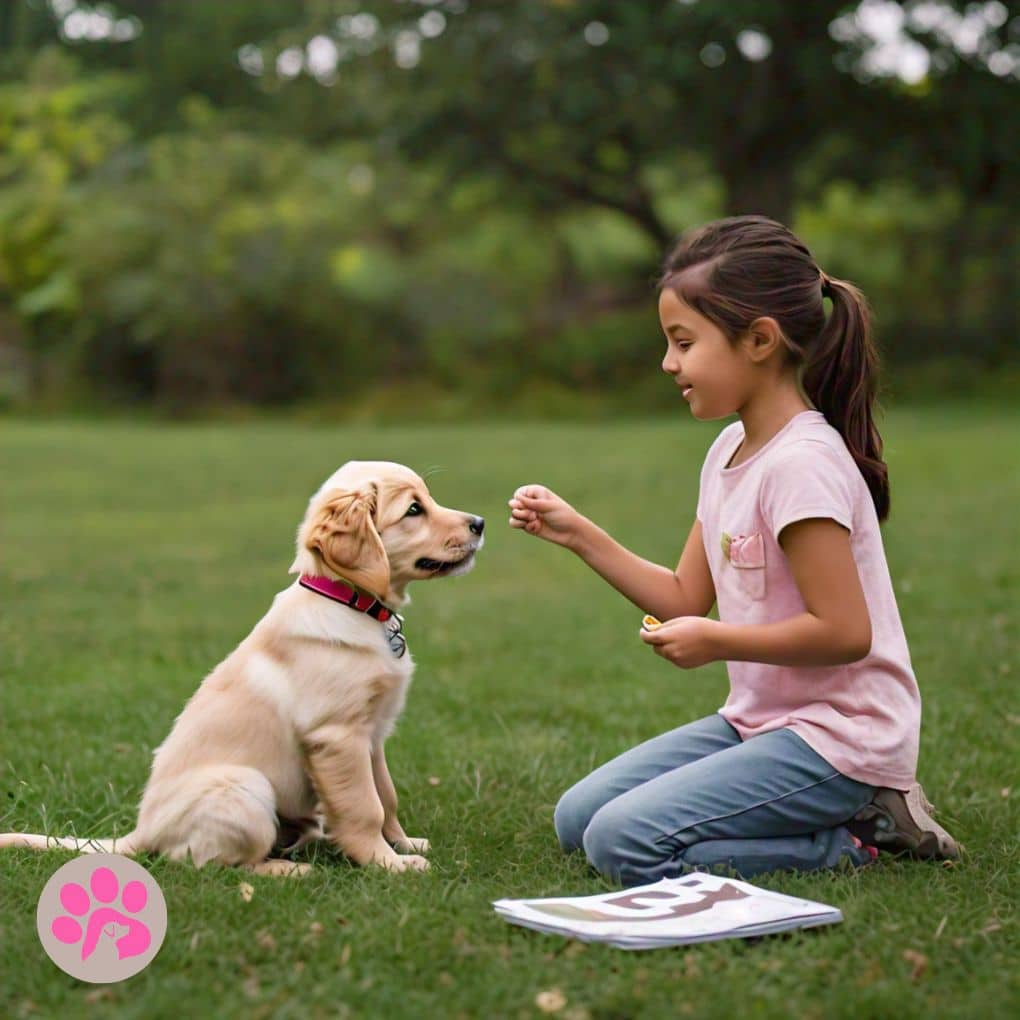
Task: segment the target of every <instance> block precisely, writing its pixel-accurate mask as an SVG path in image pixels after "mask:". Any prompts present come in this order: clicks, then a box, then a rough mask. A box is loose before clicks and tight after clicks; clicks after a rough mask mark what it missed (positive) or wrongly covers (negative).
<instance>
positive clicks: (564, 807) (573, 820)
mask: <svg viewBox="0 0 1020 1020" xmlns="http://www.w3.org/2000/svg"><path fill="white" fill-rule="evenodd" d="M575 789H576V787H574V788H571V789H569V790H567V792H566V793H565V794H563V796H562V797H560V799H559V801H558V802H557V804H556V809H555V810H554V811H553V826H554V828H555V829H556V838H557V839H558V840H559V841H560V846H561V847H562V848H563V849H564V850H565V851H567V853H569V852H570V851H572V850H580V849H581V846H582V842H581V840H582V837H583V836H584V830H585V828H586V827H587V825H588V821H589V816H588V812H587V810H586V809H585V805H584V803H583V801H582V798H581V797H579V796H577V795H576V794H575V793H574V790H575Z"/></svg>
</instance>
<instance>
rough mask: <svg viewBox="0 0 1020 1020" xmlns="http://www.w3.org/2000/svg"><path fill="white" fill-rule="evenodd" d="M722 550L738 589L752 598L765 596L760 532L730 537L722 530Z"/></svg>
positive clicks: (762, 544)
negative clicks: (731, 569)
mask: <svg viewBox="0 0 1020 1020" xmlns="http://www.w3.org/2000/svg"><path fill="white" fill-rule="evenodd" d="M722 550H723V555H724V556H725V557H726V560H727V562H728V563H729V565H730V566H731V567H733V574H734V577H735V579H736V584H737V587H738V588H739V589H740V591H741V592H743V593H744V594H745V595H747V596H748V597H749V598H752V599H763V598H765V540H764V539H763V538H762V536H761V533H760V532H756V533H755V534H753V535H734V536H732V537H731V536H729V535H727V534H726V532H723V536H722Z"/></svg>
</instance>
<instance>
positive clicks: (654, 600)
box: [510, 485, 715, 619]
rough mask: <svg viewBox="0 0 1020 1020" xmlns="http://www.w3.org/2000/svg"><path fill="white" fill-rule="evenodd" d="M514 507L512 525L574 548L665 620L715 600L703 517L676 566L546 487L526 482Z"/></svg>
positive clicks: (704, 610) (707, 607) (700, 611)
mask: <svg viewBox="0 0 1020 1020" xmlns="http://www.w3.org/2000/svg"><path fill="white" fill-rule="evenodd" d="M510 510H511V516H510V526H511V527H513V528H518V529H520V530H523V531H526V532H527V533H528V534H529V535H534V536H536V537H537V538H544V539H545V540H546V541H548V542H553V543H555V544H556V545H562V546H565V547H566V548H567V549H570V550H571V551H572V552H574V553H576V554H577V555H578V556H580V558H581V559H582V560H584V562H585V563H587V564H588V566H589V567H591V568H592V570H594V571H595V572H596V573H597V574H598V575H599V576H600V577H602V578H604V579H605V580H606V581H608V582H609V583H610V584H611V585H612V586H613V587H614V588H615V589H616V590H617V591H618V592H620V594H621V595H623V596H624V597H626V598H628V599H630V601H631V602H633V603H634V605H636V606H637V607H638V608H639V609H640V610H641V611H642V612H645V613H652V614H653V615H654V616H658V617H659V618H660V619H670V618H672V617H676V616H705V615H707V614H708V613H709V612H710V611H711V609H712V606H714V605H715V586H714V585H713V583H712V575H711V574H710V573H709V569H708V559H707V557H706V556H705V547H704V544H703V542H702V537H701V522H700V521H697V520H696V521H695V522H694V527H693V528H691V532H690V534H689V535H688V536H687V543H686V545H685V546H684V551H683V554H682V555H681V557H680V562H679V564H677V568H676V570H675V571H673V570H670V569H669V568H668V567H663V566H660V565H659V564H657V563H652V562H651V561H649V560H646V559H642V557H640V556H637V555H636V554H635V553H632V552H631V551H630V550H629V549H625V548H624V547H623V546H622V545H620V543H619V542H617V541H616V540H615V539H613V538H611V537H610V536H609V535H608V534H607V533H606V532H605V531H603V530H602V529H601V528H600V527H599V526H598V525H597V524H595V523H594V522H592V521H590V520H589V519H588V518H587V517H584V516H583V515H581V514H579V513H578V512H577V511H576V510H575V509H574V508H573V507H572V506H571V505H570V504H569V503H567V502H566V501H565V500H564V499H561V498H560V497H559V496H557V495H556V493H554V492H552V491H550V490H549V489H547V488H545V486H542V485H525V486H521V488H519V489H518V490H517V491H516V492H515V493H514V495H513V498H512V499H511V500H510Z"/></svg>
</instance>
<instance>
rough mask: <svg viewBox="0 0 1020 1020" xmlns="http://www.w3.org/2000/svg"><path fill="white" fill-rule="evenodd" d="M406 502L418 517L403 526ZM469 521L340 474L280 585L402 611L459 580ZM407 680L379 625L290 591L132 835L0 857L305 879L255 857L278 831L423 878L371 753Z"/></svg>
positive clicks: (370, 476)
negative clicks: (430, 586) (365, 595)
mask: <svg viewBox="0 0 1020 1020" xmlns="http://www.w3.org/2000/svg"><path fill="white" fill-rule="evenodd" d="M413 503H417V504H418V505H419V506H420V507H421V509H422V511H423V512H422V513H420V514H415V513H414V512H413V510H412V515H410V516H409V515H408V510H409V509H411V508H412V504H413ZM482 523H483V522H482V521H481V518H477V517H474V516H473V515H471V514H466V513H463V512H460V511H456V510H449V509H446V508H444V507H441V506H439V505H438V504H437V503H436V502H435V501H434V500H433V499H432V497H431V495H430V494H429V491H428V488H427V487H426V485H425V483H424V481H423V480H422V479H421V478H419V477H418V476H417V475H416V474H415V473H414V472H413V471H411V470H410V469H408V468H406V467H403V466H402V465H399V464H391V463H388V462H365V461H351V462H349V463H347V464H345V465H344V466H343V467H342V468H340V470H339V471H337V472H336V473H335V474H333V475H332V476H331V477H330V478H329V479H327V480H326V482H325V483H324V484H323V485H322V487H321V488H320V489H319V491H318V492H317V493H316V494H315V495H314V496H313V497H312V499H311V501H310V502H309V505H308V511H307V513H306V514H305V518H304V520H303V521H302V523H301V526H300V528H299V530H298V540H297V554H296V557H295V560H294V563H293V565H292V566H291V572H292V573H298V574H300V573H307V574H314V575H323V576H327V577H332V578H334V579H337V578H339V579H343V580H346V581H349V582H351V583H353V584H356V585H357V586H358V587H359V588H361V589H362V590H364V591H367V592H370V593H372V594H373V595H375V596H376V597H378V598H380V599H381V600H382V601H383V602H384V603H385V604H386V605H387V606H389V607H390V608H393V609H396V608H400V607H401V606H403V605H405V604H406V603H407V601H408V599H407V595H406V588H407V585H408V584H409V583H410V582H411V581H413V580H424V579H426V578H429V577H433V576H452V575H454V574H459V573H465V572H466V571H468V570H470V569H471V567H472V565H473V563H474V554H475V553H476V552H477V550H478V549H479V548H480V547H481V545H482V538H481V534H480V532H481V526H482ZM421 559H427V560H431V561H437V562H440V563H442V564H444V566H443V567H442V568H440V569H436V568H434V567H431V564H428V565H426V566H428V567H431V569H426V568H425V567H421V566H418V565H417V563H418V561H419V560H421ZM413 670H414V663H413V661H412V659H411V655H410V652H407V654H405V655H404V656H403V657H401V658H398V657H396V656H395V655H394V653H393V651H392V650H391V648H390V645H389V643H388V640H387V637H386V634H385V631H384V628H383V625H382V624H381V623H379V622H378V621H377V620H375V619H374V618H372V617H370V616H368V615H366V614H364V613H359V612H356V611H355V610H353V609H350V608H348V607H346V606H344V605H340V604H338V603H336V602H334V601H332V600H330V599H328V598H325V597H324V596H322V595H319V594H317V593H315V592H312V591H308V590H307V589H305V588H303V587H301V586H300V585H299V584H298V583H297V581H295V583H294V584H293V585H291V586H290V587H289V588H287V589H285V590H284V591H282V592H280V593H279V594H278V595H277V596H276V597H275V598H274V600H273V603H272V606H271V607H270V609H269V612H268V613H266V615H265V616H264V617H263V618H262V619H261V620H260V621H259V622H258V623H257V624H256V625H255V628H254V630H252V632H251V633H250V634H249V635H248V637H246V638H245V639H244V640H243V641H242V642H241V644H240V645H239V646H238V647H237V648H236V649H235V650H234V651H233V652H232V653H231V654H230V655H229V656H228V657H227V658H226V659H225V660H224V661H223V662H221V663H220V664H219V665H218V666H217V667H216V668H215V669H214V670H213V671H212V673H210V674H209V676H207V677H206V679H205V680H204V681H203V683H202V684H201V686H200V687H199V688H198V690H197V691H196V692H195V694H194V695H193V696H192V697H191V699H190V700H189V701H188V703H187V704H186V705H185V707H184V710H183V711H182V712H181V714H180V715H179V716H178V717H177V720H176V722H175V723H174V725H173V728H172V729H171V731H170V734H169V736H167V738H166V740H164V741H163V743H162V744H161V745H160V746H159V747H158V748H156V750H155V752H154V755H153V763H152V771H151V774H150V776H149V780H148V783H147V784H146V787H145V791H144V793H143V795H142V800H141V804H140V806H139V812H138V821H137V824H136V826H135V828H134V830H133V831H132V832H130V833H128V834H127V835H126V836H123V837H121V838H119V839H114V840H79V839H75V838H73V837H62V838H56V837H49V836H44V835H35V834H30V833H5V834H3V835H0V847H5V846H11V847H14V846H21V847H29V848H32V849H40V850H41V849H48V848H50V847H56V846H59V847H65V848H69V849H73V850H78V851H80V852H84V853H89V852H109V853H121V854H135V853H139V852H142V851H151V852H157V853H162V854H166V855H167V856H168V857H170V858H172V859H173V860H179V861H183V860H186V859H187V858H188V857H189V856H190V858H191V859H192V861H193V862H194V864H195V865H196V866H197V867H202V866H203V865H204V864H206V863H207V862H209V861H216V862H219V863H220V864H225V865H236V866H240V867H244V868H247V869H249V870H252V871H255V872H258V873H262V874H303V873H304V872H305V871H307V869H308V868H309V867H310V865H308V864H295V863H293V862H291V861H286V860H271V859H268V858H269V854H270V851H271V849H272V847H273V846H274V844H275V843H276V841H277V837H278V833H279V831H280V823H281V821H282V822H283V823H284V824H285V826H286V829H287V831H288V833H290V834H291V835H293V836H294V837H296V839H297V845H300V844H302V843H305V842H308V841H310V840H313V839H318V838H322V837H326V838H328V839H329V840H330V841H332V843H334V844H335V845H336V846H337V847H338V848H339V849H341V850H342V851H343V852H344V853H345V854H347V856H348V857H350V858H351V859H352V860H353V861H355V862H357V863H358V864H370V863H374V864H378V865H381V866H382V867H384V868H389V869H392V870H394V871H403V870H406V869H409V868H414V869H424V868H427V867H428V862H427V861H426V860H425V858H424V857H423V856H422V854H424V853H426V852H427V851H428V841H427V840H425V839H420V838H418V839H412V838H409V837H408V836H407V835H406V834H405V833H404V830H403V828H402V827H401V825H400V822H399V821H398V819H397V797H396V792H395V790H394V787H393V781H392V779H391V778H390V774H389V770H388V768H387V765H386V756H385V753H384V744H385V741H386V738H387V737H388V736H389V735H390V733H391V732H392V730H393V727H394V725H395V723H396V720H397V718H398V716H399V715H400V713H401V711H402V710H403V708H404V701H405V698H406V696H407V688H408V684H409V683H410V681H411V674H412V672H413Z"/></svg>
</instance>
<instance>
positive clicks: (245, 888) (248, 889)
mask: <svg viewBox="0 0 1020 1020" xmlns="http://www.w3.org/2000/svg"><path fill="white" fill-rule="evenodd" d="M237 891H238V892H239V893H240V894H241V899H242V900H244V902H245V903H251V898H252V897H253V896H254V895H255V887H254V886H252V885H250V884H249V883H248V882H242V883H241V884H240V885H239V886H238V887H237Z"/></svg>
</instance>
